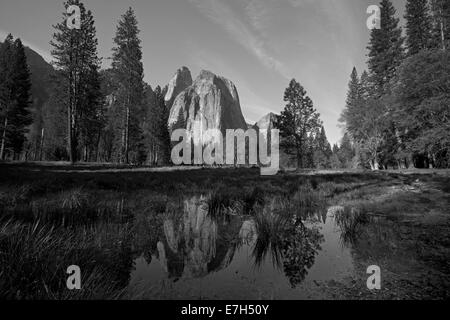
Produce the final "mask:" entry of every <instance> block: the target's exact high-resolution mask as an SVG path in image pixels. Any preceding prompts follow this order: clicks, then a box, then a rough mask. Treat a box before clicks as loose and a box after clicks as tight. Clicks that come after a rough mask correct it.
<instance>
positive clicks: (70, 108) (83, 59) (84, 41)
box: [50, 0, 100, 163]
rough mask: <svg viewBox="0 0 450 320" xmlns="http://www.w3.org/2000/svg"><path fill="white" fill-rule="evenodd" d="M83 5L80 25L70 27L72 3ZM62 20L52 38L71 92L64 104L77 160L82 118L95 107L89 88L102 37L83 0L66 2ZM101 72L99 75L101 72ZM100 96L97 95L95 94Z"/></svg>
mask: <svg viewBox="0 0 450 320" xmlns="http://www.w3.org/2000/svg"><path fill="white" fill-rule="evenodd" d="M72 5H74V6H78V7H79V8H80V22H81V25H80V28H79V29H77V28H69V27H68V25H67V19H68V18H69V14H68V13H67V9H68V7H69V6H72ZM64 7H65V9H66V10H65V11H64V12H63V19H62V22H60V23H58V24H57V25H55V26H54V28H55V29H56V32H55V33H54V35H53V40H52V41H51V42H50V43H51V45H52V46H53V50H52V55H53V57H54V59H55V66H56V68H57V69H58V71H59V73H60V75H61V79H62V81H61V83H60V86H61V87H63V88H64V90H65V91H66V92H67V93H66V96H65V98H64V106H65V108H66V109H67V144H68V146H67V150H68V155H69V160H70V161H71V162H72V163H74V162H76V161H77V160H78V159H79V154H80V152H79V145H80V143H79V140H80V121H82V120H81V119H82V117H83V116H82V115H83V114H85V113H86V112H85V110H86V108H91V107H92V103H93V102H92V101H87V99H88V98H92V97H91V96H90V95H89V90H90V89H89V88H90V87H91V84H92V81H96V80H95V79H94V78H93V74H92V72H93V70H98V66H99V64H100V59H99V58H98V54H97V44H98V40H97V38H96V29H95V26H94V18H93V15H92V12H91V11H90V10H86V8H85V6H84V4H83V3H82V2H81V1H79V0H68V1H67V2H65V3H64ZM97 76H98V75H97ZM95 99H97V97H95Z"/></svg>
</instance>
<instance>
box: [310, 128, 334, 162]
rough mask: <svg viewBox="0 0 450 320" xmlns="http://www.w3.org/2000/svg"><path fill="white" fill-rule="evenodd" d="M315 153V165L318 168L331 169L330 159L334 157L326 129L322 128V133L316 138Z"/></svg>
mask: <svg viewBox="0 0 450 320" xmlns="http://www.w3.org/2000/svg"><path fill="white" fill-rule="evenodd" d="M315 146H316V148H315V152H314V164H315V167H316V168H319V169H327V168H330V167H331V165H330V158H331V156H332V155H333V151H332V150H331V145H330V143H329V142H328V139H327V135H326V133H325V128H324V127H323V126H321V128H320V132H319V134H318V136H317V138H316V143H315Z"/></svg>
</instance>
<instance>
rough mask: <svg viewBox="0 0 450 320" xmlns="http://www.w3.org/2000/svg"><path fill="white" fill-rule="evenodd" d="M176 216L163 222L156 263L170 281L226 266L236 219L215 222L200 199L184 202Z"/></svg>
mask: <svg viewBox="0 0 450 320" xmlns="http://www.w3.org/2000/svg"><path fill="white" fill-rule="evenodd" d="M180 211H182V212H180V216H178V215H173V217H170V218H167V219H166V220H165V221H164V223H163V229H164V240H163V241H161V242H159V243H158V253H159V260H160V262H161V264H162V265H163V267H164V268H165V270H166V272H168V274H169V277H170V278H181V277H182V278H197V277H202V276H205V275H207V274H208V273H210V272H213V271H216V270H220V269H222V268H224V267H226V266H227V265H228V264H229V263H230V262H231V259H232V257H233V255H234V252H235V249H236V246H237V243H236V240H237V239H238V234H239V230H240V229H239V228H240V221H239V220H240V219H238V218H231V220H230V221H229V222H226V221H218V220H215V219H213V218H211V217H210V216H209V215H208V210H207V208H206V207H205V205H204V199H203V198H199V197H194V198H192V199H189V200H185V201H184V205H183V208H180Z"/></svg>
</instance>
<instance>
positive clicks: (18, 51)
mask: <svg viewBox="0 0 450 320" xmlns="http://www.w3.org/2000/svg"><path fill="white" fill-rule="evenodd" d="M12 81H13V83H14V87H13V99H14V103H13V105H12V109H11V117H10V119H11V120H10V128H11V130H9V131H8V134H9V138H8V141H9V143H10V146H11V149H12V152H13V158H14V160H17V158H18V157H19V155H20V154H21V153H22V150H23V147H24V143H25V141H26V137H25V135H26V133H27V132H28V126H29V125H30V124H31V121H32V118H31V113H30V110H29V108H30V104H31V92H30V91H31V81H30V71H29V69H28V63H27V57H26V55H25V48H24V47H23V44H22V41H21V40H20V39H16V41H15V42H14V64H13V79H12Z"/></svg>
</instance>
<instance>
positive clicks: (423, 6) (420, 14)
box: [405, 0, 432, 55]
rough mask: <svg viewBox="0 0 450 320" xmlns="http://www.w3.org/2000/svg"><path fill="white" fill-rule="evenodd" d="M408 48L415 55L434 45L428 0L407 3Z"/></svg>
mask: <svg viewBox="0 0 450 320" xmlns="http://www.w3.org/2000/svg"><path fill="white" fill-rule="evenodd" d="M405 19H406V46H407V48H408V54H409V55H414V54H417V53H418V52H419V51H421V50H423V49H427V48H430V47H431V45H432V23H431V16H430V8H429V6H428V0H408V1H407V2H406V13H405Z"/></svg>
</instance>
